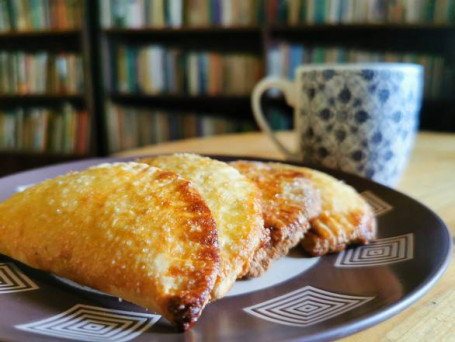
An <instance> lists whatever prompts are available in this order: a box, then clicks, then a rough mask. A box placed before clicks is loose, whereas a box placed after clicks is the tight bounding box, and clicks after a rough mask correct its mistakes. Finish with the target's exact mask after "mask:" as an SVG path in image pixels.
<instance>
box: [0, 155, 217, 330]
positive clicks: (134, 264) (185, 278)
mask: <svg viewBox="0 0 455 342" xmlns="http://www.w3.org/2000/svg"><path fill="white" fill-rule="evenodd" d="M0 217H1V221H0V253H2V254H5V255H7V256H10V257H12V258H15V259H17V260H19V261H21V262H23V263H25V264H27V265H30V266H32V267H36V268H38V269H41V270H45V271H48V272H52V273H55V274H57V275H59V276H63V277H66V278H69V279H71V280H74V281H76V282H78V283H80V284H83V285H87V286H90V287H92V288H95V289H98V290H101V291H104V292H107V293H110V294H113V295H116V296H119V297H122V298H124V299H126V300H129V301H131V302H133V303H136V304H139V305H141V306H144V307H146V308H149V309H150V310H153V311H155V312H157V313H159V314H161V315H163V316H164V317H165V318H167V319H168V320H169V321H171V322H174V323H175V324H177V326H178V328H179V329H182V330H186V329H188V328H189V327H191V326H192V325H193V324H194V323H195V322H196V320H197V318H198V317H199V315H200V314H201V311H202V309H203V308H204V306H205V305H206V303H207V302H208V301H209V299H210V293H211V291H212V289H213V286H214V284H215V280H216V278H217V274H218V266H219V249H218V242H217V241H218V238H217V230H216V224H215V221H214V219H213V217H212V215H211V212H210V209H209V208H208V207H207V205H206V204H205V202H204V200H203V199H202V197H201V196H200V194H199V192H198V191H197V190H196V189H195V187H193V185H192V184H191V183H190V182H189V181H187V180H184V179H182V178H181V177H179V176H178V175H177V174H175V173H173V172H170V171H163V170H159V169H157V168H155V167H151V166H149V165H146V164H139V163H118V164H102V165H100V166H97V167H93V168H90V169H88V170H85V171H82V172H75V173H70V174H67V175H64V176H60V177H57V178H55V179H52V180H47V181H44V182H42V183H40V184H37V185H35V186H33V187H30V188H28V189H27V190H25V191H24V192H21V193H17V194H15V195H14V196H12V197H11V198H10V199H8V200H6V201H4V202H2V203H0Z"/></svg>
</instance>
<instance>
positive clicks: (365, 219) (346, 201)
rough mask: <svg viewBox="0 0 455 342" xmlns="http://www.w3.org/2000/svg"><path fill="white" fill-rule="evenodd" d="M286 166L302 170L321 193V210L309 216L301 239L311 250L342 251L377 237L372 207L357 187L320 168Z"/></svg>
mask: <svg viewBox="0 0 455 342" xmlns="http://www.w3.org/2000/svg"><path fill="white" fill-rule="evenodd" d="M276 165H285V164H279V163H276ZM285 167H286V168H287V169H289V170H295V171H298V172H301V173H303V174H304V175H305V176H306V177H307V179H308V180H310V181H311V182H312V183H313V184H314V186H315V187H316V188H317V189H319V191H320V193H321V206H322V208H321V209H322V210H321V214H320V215H319V216H317V217H315V218H313V219H311V220H310V223H311V228H310V230H309V231H308V232H307V233H306V234H305V236H304V238H303V240H302V246H303V248H304V249H305V250H306V251H307V252H308V253H310V254H311V255H318V256H319V255H324V254H327V253H333V252H340V251H342V250H344V249H345V248H346V246H347V245H349V244H356V243H361V244H366V243H368V242H369V241H370V240H374V239H375V238H376V219H375V217H374V213H373V210H372V209H371V208H370V206H369V205H368V203H367V202H366V201H365V200H364V199H363V198H362V196H360V195H359V194H358V193H357V191H355V189H354V188H352V187H350V186H349V185H347V184H345V183H343V182H342V181H339V180H337V179H335V178H334V177H332V176H330V175H328V174H325V173H323V172H320V171H316V170H313V169H308V168H305V167H298V166H292V165H285Z"/></svg>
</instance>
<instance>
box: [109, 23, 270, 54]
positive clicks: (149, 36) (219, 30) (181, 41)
mask: <svg viewBox="0 0 455 342" xmlns="http://www.w3.org/2000/svg"><path fill="white" fill-rule="evenodd" d="M102 32H103V33H104V34H105V37H107V38H108V39H109V41H110V42H111V43H121V44H128V45H143V44H147V43H160V44H165V45H167V46H178V47H181V48H186V49H194V50H216V51H241V52H246V53H254V54H261V53H262V38H261V35H262V29H261V28H260V27H247V26H245V27H219V26H215V27H210V28H208V27H182V28H141V29H129V28H111V29H105V30H103V31H102Z"/></svg>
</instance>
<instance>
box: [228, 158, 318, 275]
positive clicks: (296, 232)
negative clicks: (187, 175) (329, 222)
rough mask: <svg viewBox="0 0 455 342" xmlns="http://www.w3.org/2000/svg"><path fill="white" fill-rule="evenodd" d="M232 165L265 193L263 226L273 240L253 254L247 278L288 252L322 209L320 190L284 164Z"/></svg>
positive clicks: (265, 269) (258, 273) (252, 163)
mask: <svg viewBox="0 0 455 342" xmlns="http://www.w3.org/2000/svg"><path fill="white" fill-rule="evenodd" d="M230 165H232V166H234V167H235V168H237V169H238V170H239V171H240V173H242V174H243V175H245V176H247V177H248V178H249V179H251V180H252V181H253V182H255V183H256V185H257V186H258V188H259V189H260V190H261V193H262V209H263V217H264V225H265V227H266V228H267V229H268V231H269V234H270V243H269V244H268V245H266V246H263V247H262V248H261V249H259V250H258V251H257V253H256V254H255V256H254V257H253V262H252V263H251V266H250V269H249V271H248V273H247V275H246V276H247V277H258V276H260V275H261V274H262V273H264V272H265V271H267V270H268V269H269V268H270V266H271V264H272V262H273V261H274V260H277V259H279V258H281V257H283V256H285V255H287V254H288V252H289V250H290V249H291V248H292V247H294V246H296V245H297V244H298V243H299V242H300V240H301V239H302V238H303V235H304V234H305V232H306V231H307V230H308V229H309V227H310V223H309V219H311V218H314V217H316V216H317V215H319V213H320V211H321V204H320V197H319V191H318V190H317V189H315V188H314V187H313V185H312V184H311V182H310V181H308V180H307V179H306V178H307V177H306V176H305V175H304V174H302V173H301V172H298V171H295V170H289V169H286V168H284V167H283V166H282V165H281V164H271V163H262V162H252V161H244V160H239V161H235V162H231V163H230Z"/></svg>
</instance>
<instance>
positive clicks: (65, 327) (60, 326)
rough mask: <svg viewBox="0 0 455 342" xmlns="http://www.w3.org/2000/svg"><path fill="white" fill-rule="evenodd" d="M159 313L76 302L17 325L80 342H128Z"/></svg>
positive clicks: (147, 326)
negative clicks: (62, 310)
mask: <svg viewBox="0 0 455 342" xmlns="http://www.w3.org/2000/svg"><path fill="white" fill-rule="evenodd" d="M160 317H161V316H160V315H155V314H146V313H138V312H129V311H123V310H113V309H104V308H100V307H96V306H90V305H82V304H78V305H75V306H73V307H72V308H70V309H69V310H67V311H65V312H63V313H61V314H58V315H55V316H52V317H49V318H46V319H44V320H40V321H36V322H32V323H27V324H21V325H16V328H17V329H19V330H24V331H28V332H31V333H36V334H42V335H48V336H54V337H58V338H67V339H74V340H80V341H93V342H95V341H99V342H104V341H130V340H132V339H133V338H136V337H138V336H139V335H140V334H141V333H143V332H144V331H145V330H147V329H148V328H150V327H151V326H152V325H153V324H155V323H156V322H157V321H158V320H159V319H160Z"/></svg>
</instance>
